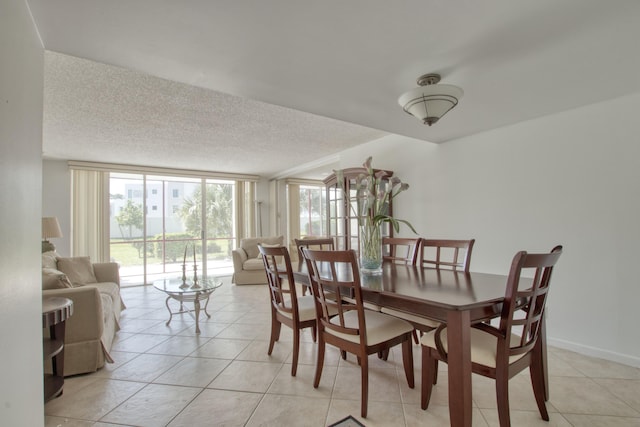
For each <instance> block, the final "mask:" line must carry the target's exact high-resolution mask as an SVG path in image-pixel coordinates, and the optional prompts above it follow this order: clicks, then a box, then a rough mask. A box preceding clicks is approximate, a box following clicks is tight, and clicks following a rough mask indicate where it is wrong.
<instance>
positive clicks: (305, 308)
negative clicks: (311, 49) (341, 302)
mask: <svg viewBox="0 0 640 427" xmlns="http://www.w3.org/2000/svg"><path fill="white" fill-rule="evenodd" d="M287 307H291V304H287ZM280 313H281V314H282V315H283V316H285V317H288V318H289V319H291V318H293V316H292V315H291V313H287V312H283V311H281V312H280ZM329 314H330V315H335V314H338V309H337V307H329ZM298 316H300V321H301V322H304V321H306V320H313V319H315V318H316V305H315V301H314V300H313V295H305V296H302V297H298Z"/></svg>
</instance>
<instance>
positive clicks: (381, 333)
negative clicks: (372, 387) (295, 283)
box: [303, 248, 415, 418]
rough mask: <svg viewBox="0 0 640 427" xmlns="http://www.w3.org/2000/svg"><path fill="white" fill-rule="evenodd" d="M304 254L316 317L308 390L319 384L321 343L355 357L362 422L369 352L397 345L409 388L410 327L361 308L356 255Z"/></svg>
mask: <svg viewBox="0 0 640 427" xmlns="http://www.w3.org/2000/svg"><path fill="white" fill-rule="evenodd" d="M303 254H304V257H305V259H306V262H307V268H308V271H309V281H310V283H311V289H312V293H313V297H314V299H315V303H316V311H317V316H318V354H317V362H316V374H315V378H314V382H313V387H314V388H317V387H318V385H319V384H320V377H321V376H322V368H323V365H324V353H325V346H326V344H330V345H333V346H335V347H338V349H340V351H341V352H348V353H352V354H354V355H355V356H356V357H357V360H358V364H359V365H360V376H361V406H360V414H361V416H362V417H363V418H366V416H367V402H368V393H369V362H368V356H369V355H370V354H376V353H378V354H380V352H382V351H388V350H389V349H390V348H391V347H393V346H395V345H398V344H402V362H403V365H404V372H405V376H406V378H407V383H408V384H409V387H410V388H414V386H415V383H414V374H413V350H412V345H411V331H413V326H411V324H410V323H408V322H405V321H404V320H402V319H398V318H396V317H393V316H388V315H386V314H383V313H381V312H378V311H373V310H365V308H364V304H363V303H362V289H361V283H360V271H359V268H358V257H357V256H356V253H355V251H353V250H347V251H318V250H311V249H306V248H305V249H303ZM343 294H348V295H351V296H353V298H354V301H355V304H351V303H348V302H346V301H344V300H343V299H342V296H343ZM332 309H335V310H337V315H335V316H331V310H332Z"/></svg>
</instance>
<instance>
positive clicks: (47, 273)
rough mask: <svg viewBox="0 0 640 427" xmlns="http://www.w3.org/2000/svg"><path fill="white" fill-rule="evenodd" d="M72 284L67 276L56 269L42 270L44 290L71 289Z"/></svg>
mask: <svg viewBox="0 0 640 427" xmlns="http://www.w3.org/2000/svg"><path fill="white" fill-rule="evenodd" d="M71 287H72V285H71V282H70V281H69V278H68V277H67V275H66V274H64V273H63V272H62V271H59V270H56V269H55V268H43V269H42V289H43V290H45V289H62V288H71Z"/></svg>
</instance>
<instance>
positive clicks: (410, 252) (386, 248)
mask: <svg viewBox="0 0 640 427" xmlns="http://www.w3.org/2000/svg"><path fill="white" fill-rule="evenodd" d="M419 248H420V239H419V238H405V237H383V238H382V254H383V255H382V260H383V261H387V262H395V263H400V264H408V265H416V262H417V261H418V249H419Z"/></svg>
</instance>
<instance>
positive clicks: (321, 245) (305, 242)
mask: <svg viewBox="0 0 640 427" xmlns="http://www.w3.org/2000/svg"><path fill="white" fill-rule="evenodd" d="M294 242H295V243H296V248H297V249H298V271H301V269H302V266H303V265H304V255H302V248H309V249H316V250H321V251H332V250H334V249H335V243H334V241H333V238H332V237H305V238H304V239H294Z"/></svg>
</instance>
